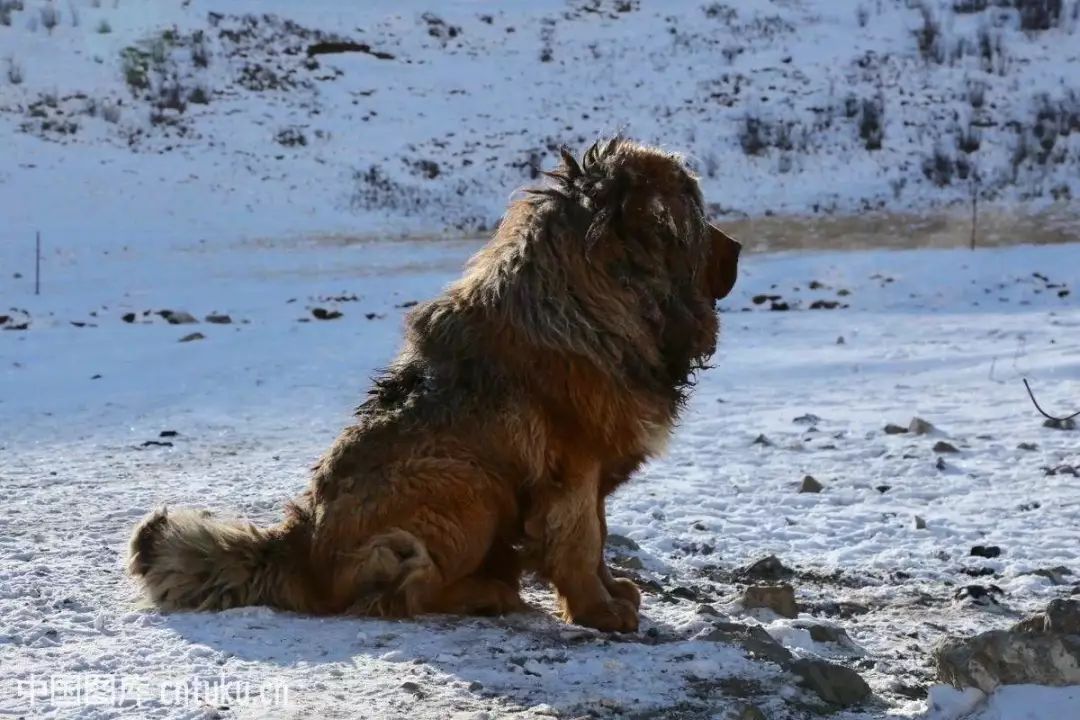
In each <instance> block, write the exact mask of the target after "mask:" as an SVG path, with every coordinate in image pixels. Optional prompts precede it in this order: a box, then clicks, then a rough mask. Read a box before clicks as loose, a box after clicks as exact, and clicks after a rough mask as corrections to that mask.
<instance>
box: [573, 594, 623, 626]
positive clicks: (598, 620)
mask: <svg viewBox="0 0 1080 720" xmlns="http://www.w3.org/2000/svg"><path fill="white" fill-rule="evenodd" d="M568 619H569V620H570V621H571V622H573V623H576V624H578V625H584V626H585V627H591V628H596V629H597V630H601V631H603V632H636V631H637V629H638V611H637V608H636V607H635V606H634V605H633V604H632V603H630V602H629V601H627V600H624V599H622V598H611V599H610V600H604V601H602V602H599V603H596V604H595V605H592V606H590V607H589V608H588V609H586V610H585V612H582V613H577V614H575V615H572V616H571V617H570V618H568Z"/></svg>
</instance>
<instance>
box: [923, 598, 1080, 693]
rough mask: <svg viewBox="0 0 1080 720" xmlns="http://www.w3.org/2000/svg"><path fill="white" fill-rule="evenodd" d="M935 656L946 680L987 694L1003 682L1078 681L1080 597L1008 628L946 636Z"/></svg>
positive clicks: (1004, 683)
mask: <svg viewBox="0 0 1080 720" xmlns="http://www.w3.org/2000/svg"><path fill="white" fill-rule="evenodd" d="M935 658H936V660H937V666H938V677H939V678H940V679H941V680H942V681H944V682H947V683H950V684H952V685H953V686H955V687H976V688H978V689H980V690H982V691H983V692H985V693H990V692H993V691H994V690H995V689H996V688H997V687H998V686H1000V685H1015V684H1033V685H1080V601H1077V600H1054V601H1053V602H1051V603H1050V604H1049V606H1047V608H1046V610H1045V611H1044V612H1042V613H1040V614H1038V615H1036V616H1034V617H1031V618H1028V619H1027V620H1024V621H1022V622H1019V623H1017V624H1016V625H1014V626H1013V627H1012V628H1010V629H1008V630H992V631H990V632H984V633H981V634H979V635H976V636H974V637H970V638H962V639H952V640H947V641H945V642H944V643H942V644H941V645H940V646H938V648H937V650H936V651H935Z"/></svg>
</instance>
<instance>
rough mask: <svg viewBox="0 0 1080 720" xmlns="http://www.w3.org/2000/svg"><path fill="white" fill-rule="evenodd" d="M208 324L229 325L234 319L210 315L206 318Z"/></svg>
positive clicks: (214, 314) (221, 315) (226, 316)
mask: <svg viewBox="0 0 1080 720" xmlns="http://www.w3.org/2000/svg"><path fill="white" fill-rule="evenodd" d="M206 322H208V323H213V324H215V325H228V324H229V323H231V322H232V318H231V317H229V316H228V315H225V314H220V315H219V314H217V313H210V314H209V315H207V316H206Z"/></svg>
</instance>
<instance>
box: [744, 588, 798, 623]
mask: <svg viewBox="0 0 1080 720" xmlns="http://www.w3.org/2000/svg"><path fill="white" fill-rule="evenodd" d="M742 605H743V607H744V608H747V609H750V608H768V609H769V610H772V611H773V612H775V613H776V614H777V615H780V616H782V617H786V618H794V617H798V615H799V608H798V606H797V605H796V604H795V589H794V588H793V587H791V585H788V584H787V583H783V584H781V585H751V586H750V587H748V588H746V590H745V591H744V592H743V597H742Z"/></svg>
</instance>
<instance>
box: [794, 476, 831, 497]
mask: <svg viewBox="0 0 1080 720" xmlns="http://www.w3.org/2000/svg"><path fill="white" fill-rule="evenodd" d="M824 489H825V486H824V485H822V484H821V483H819V482H818V481H817V480H815V479H814V476H813V475H807V476H806V477H804V478H803V479H802V485H800V486H799V492H800V493H819V492H821V491H822V490H824Z"/></svg>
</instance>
